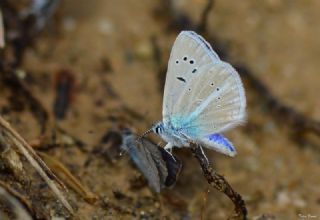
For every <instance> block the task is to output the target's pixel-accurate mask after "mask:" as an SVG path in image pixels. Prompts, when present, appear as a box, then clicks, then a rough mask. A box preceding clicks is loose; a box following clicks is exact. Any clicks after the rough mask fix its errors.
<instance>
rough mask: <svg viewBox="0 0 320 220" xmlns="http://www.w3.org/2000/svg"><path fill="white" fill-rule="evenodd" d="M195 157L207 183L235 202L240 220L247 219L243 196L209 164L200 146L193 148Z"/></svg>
mask: <svg viewBox="0 0 320 220" xmlns="http://www.w3.org/2000/svg"><path fill="white" fill-rule="evenodd" d="M191 151H192V154H193V156H194V157H195V158H196V159H197V160H198V162H199V164H200V166H201V169H202V172H203V174H204V177H205V178H206V179H207V182H208V183H209V184H210V185H211V186H212V187H214V188H215V189H216V190H218V191H220V192H222V193H224V194H225V195H226V196H228V197H229V199H230V200H231V201H232V202H233V204H234V206H235V212H236V216H235V217H237V218H239V219H243V220H246V219H247V209H246V205H245V202H244V200H243V199H242V198H241V195H240V194H239V193H237V192H236V191H234V190H233V189H232V187H231V186H230V184H229V183H228V182H227V180H226V179H225V178H224V177H223V176H221V175H220V174H218V173H217V172H215V170H214V169H213V168H212V167H211V165H210V164H209V162H208V160H207V158H206V156H205V155H204V154H203V151H202V150H201V148H200V147H199V146H193V147H192V148H191Z"/></svg>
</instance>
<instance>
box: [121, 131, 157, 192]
mask: <svg viewBox="0 0 320 220" xmlns="http://www.w3.org/2000/svg"><path fill="white" fill-rule="evenodd" d="M151 145H152V144H151V143H150V142H148V141H146V140H142V142H137V137H136V136H135V135H133V134H123V144H122V146H121V148H122V149H123V150H125V151H126V152H128V153H129V155H130V157H131V159H132V160H133V162H134V164H135V165H136V166H137V167H138V169H139V170H140V172H141V173H142V174H143V176H144V177H145V178H146V179H147V180H148V184H149V186H150V188H151V189H152V190H153V191H155V192H157V193H159V192H160V191H161V187H162V186H161V180H160V175H159V169H158V167H157V164H156V163H155V162H154V158H153V156H152V152H150V150H149V149H151V150H152V149H153V147H154V148H157V146H156V145H155V146H151ZM158 154H159V157H161V153H160V152H159V153H158Z"/></svg>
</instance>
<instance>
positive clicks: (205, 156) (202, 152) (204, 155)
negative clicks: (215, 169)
mask: <svg viewBox="0 0 320 220" xmlns="http://www.w3.org/2000/svg"><path fill="white" fill-rule="evenodd" d="M199 147H200V150H201V154H202V155H203V157H204V158H205V159H206V162H207V164H209V160H208V157H207V155H206V154H205V153H204V151H203V148H202V146H200V145H199Z"/></svg>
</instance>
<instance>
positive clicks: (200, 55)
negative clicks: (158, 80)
mask: <svg viewBox="0 0 320 220" xmlns="http://www.w3.org/2000/svg"><path fill="white" fill-rule="evenodd" d="M217 61H220V59H219V57H218V55H217V54H216V53H215V52H214V51H213V50H212V48H211V46H210V44H209V43H208V42H206V41H205V40H204V39H203V38H202V37H201V36H199V35H197V34H196V33H195V32H193V31H182V32H181V33H180V34H179V35H178V37H177V39H176V40H175V42H174V44H173V47H172V50H171V54H170V59H169V63H168V70H167V77H166V83H165V88H164V97H163V112H162V114H163V120H164V122H165V123H166V121H168V120H169V117H170V116H172V115H173V114H175V111H174V110H175V104H176V101H177V100H178V99H179V98H180V96H181V95H183V93H184V90H185V88H186V85H187V84H188V82H189V80H190V79H191V78H192V77H193V76H194V75H195V74H197V72H198V71H199V70H198V68H199V67H200V66H201V67H202V68H203V67H204V66H207V67H208V64H212V63H213V62H217Z"/></svg>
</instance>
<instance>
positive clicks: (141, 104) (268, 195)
mask: <svg viewBox="0 0 320 220" xmlns="http://www.w3.org/2000/svg"><path fill="white" fill-rule="evenodd" d="M0 7H1V13H2V20H3V29H2V30H1V24H0V46H1V48H0V113H1V116H2V117H3V118H4V119H6V120H7V121H9V122H10V123H11V125H12V127H14V128H15V129H16V130H17V131H18V132H19V134H21V135H22V136H23V137H24V138H25V139H26V140H27V142H28V143H30V144H31V145H32V146H33V147H34V148H35V149H36V151H37V152H40V154H41V153H43V154H45V155H50V158H51V159H55V160H57V161H58V162H59V163H61V164H62V165H63V166H64V167H65V169H67V170H68V171H69V172H70V173H71V174H73V175H74V176H75V178H77V179H78V180H79V182H80V183H81V184H82V185H83V187H84V188H86V189H90V190H89V191H91V193H93V194H94V195H95V196H94V197H95V199H94V200H97V201H95V202H92V201H91V202H90V201H89V202H88V198H86V197H85V196H83V194H81V193H78V192H77V190H75V188H74V187H72V186H71V187H70V184H68V180H66V179H67V178H61V179H62V182H65V183H66V185H67V186H68V188H69V193H68V198H69V200H70V203H71V205H72V206H73V207H74V208H75V209H76V210H77V213H78V215H80V216H81V217H82V218H83V219H160V218H161V219H185V220H186V219H201V218H202V219H213V220H215V219H227V218H228V217H230V216H231V215H232V213H233V204H232V203H231V202H230V201H229V200H228V198H227V197H226V196H225V195H223V194H222V193H220V192H218V191H216V190H215V189H213V188H209V185H208V184H207V182H206V179H205V178H204V177H203V174H202V171H201V168H200V166H199V164H198V162H197V160H196V159H195V158H194V157H193V156H192V154H191V152H190V151H189V150H188V149H175V150H174V154H175V155H177V157H179V158H180V159H181V160H182V162H183V170H182V172H181V174H180V177H179V179H178V181H177V183H176V185H175V187H174V188H172V189H167V190H164V192H162V193H161V194H160V195H157V194H155V193H153V192H152V191H151V190H150V189H149V188H148V185H147V184H146V183H145V181H144V180H143V178H142V177H141V174H140V172H139V171H138V170H137V169H136V168H135V167H134V166H133V165H132V163H131V162H130V159H129V156H128V155H127V154H124V155H122V156H119V152H118V150H117V148H118V147H119V145H120V144H121V140H120V141H118V140H116V138H115V137H114V135H113V133H112V132H115V131H118V130H119V129H120V128H122V127H130V128H131V129H133V130H134V131H135V132H137V133H138V134H141V133H143V132H144V131H145V130H147V129H148V128H150V127H151V125H152V123H154V122H157V121H159V120H161V112H162V95H163V85H164V79H165V74H166V66H167V61H168V57H169V54H170V50H171V47H172V44H173V42H174V40H175V38H176V36H177V35H178V33H179V32H180V31H181V30H195V31H197V32H198V33H199V34H201V35H203V36H204V37H205V39H207V40H208V41H209V42H210V43H211V45H212V47H213V48H214V49H215V50H216V51H217V53H218V54H219V55H220V56H221V58H222V59H223V60H226V61H228V62H230V63H231V64H232V65H233V66H234V67H235V68H236V69H237V70H238V72H239V74H240V76H241V78H242V80H243V82H244V87H245V90H246V95H247V102H248V107H247V111H248V121H247V123H246V124H245V125H244V126H241V127H238V128H236V129H233V130H232V131H229V132H227V133H226V134H225V135H226V136H227V137H228V138H229V139H230V140H231V141H232V142H233V143H234V145H235V146H236V149H237V152H238V154H237V155H236V157H235V158H229V157H227V156H224V155H221V154H219V153H216V152H213V151H208V150H207V151H206V153H207V156H208V158H209V160H210V162H211V163H212V165H213V166H214V168H215V170H216V171H217V172H218V173H220V174H222V175H223V176H224V177H225V178H226V180H227V181H228V182H229V183H230V185H231V186H232V187H233V189H234V190H235V191H237V192H238V193H239V194H240V195H241V196H242V197H243V199H244V200H245V202H246V206H247V209H248V213H249V219H257V218H260V219H303V218H304V216H308V215H311V216H316V217H315V219H317V218H320V188H319V183H320V175H319V168H320V160H319V153H320V152H319V147H320V139H319V135H320V124H319V122H317V120H318V121H319V120H320V99H319V95H318V92H319V91H318V89H319V88H320V87H319V86H320V75H319V73H317V72H318V70H319V65H320V64H319V62H318V59H319V56H320V41H319V39H320V28H319V25H320V19H319V8H320V2H319V1H316V0H313V1H280V0H266V1H255V0H251V1H232V0H215V1H213V0H212V1H210V0H171V1H170V0H153V1H135V0H108V1H105V0H95V1H86V0H77V1H74V0H65V1H58V0H52V1H50V0H48V1H47V0H19V1H9V0H1V2H0ZM0 21H1V19H0ZM1 38H2V39H1ZM2 40H3V41H2ZM115 133H116V132H115ZM2 157H3V156H2ZM19 157H21V161H22V164H23V165H24V167H25V168H24V169H23V170H24V172H25V173H24V175H25V176H24V177H25V178H27V179H29V180H30V182H29V180H28V181H27V182H28V184H25V182H26V181H25V180H21V178H20V179H19V177H18V176H19V175H16V174H15V173H14V172H10V168H8V167H6V166H5V165H6V164H5V162H2V164H4V165H1V166H0V167H1V169H0V183H1V184H5V185H6V186H7V187H10V188H12V189H14V190H15V191H17V192H19V194H20V195H21V196H22V197H23V198H25V200H26V201H25V202H26V204H29V205H30V207H28V208H27V211H28V212H29V214H30V215H31V216H32V217H33V218H34V219H51V217H50V216H64V215H65V212H64V211H63V210H62V207H61V205H60V206H59V203H58V202H57V201H56V199H55V197H54V196H53V195H52V193H51V192H50V190H49V189H48V187H47V186H46V185H45V184H44V183H43V181H42V180H41V178H40V177H39V176H38V175H37V174H36V173H35V172H34V171H33V169H32V168H31V167H30V165H28V163H27V162H26V161H25V160H24V159H23V156H21V155H20V156H19ZM3 161H5V160H3ZM57 172H58V171H57ZM58 176H59V175H58ZM20 177H21V176H20ZM71 185H72V184H71ZM208 191H209V192H208ZM97 198H98V199H97ZM89 200H90V199H89ZM24 206H26V205H25V204H24ZM0 209H1V210H2V211H3V210H6V208H3V207H0ZM263 215H265V216H268V217H263ZM9 216H10V215H9Z"/></svg>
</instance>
